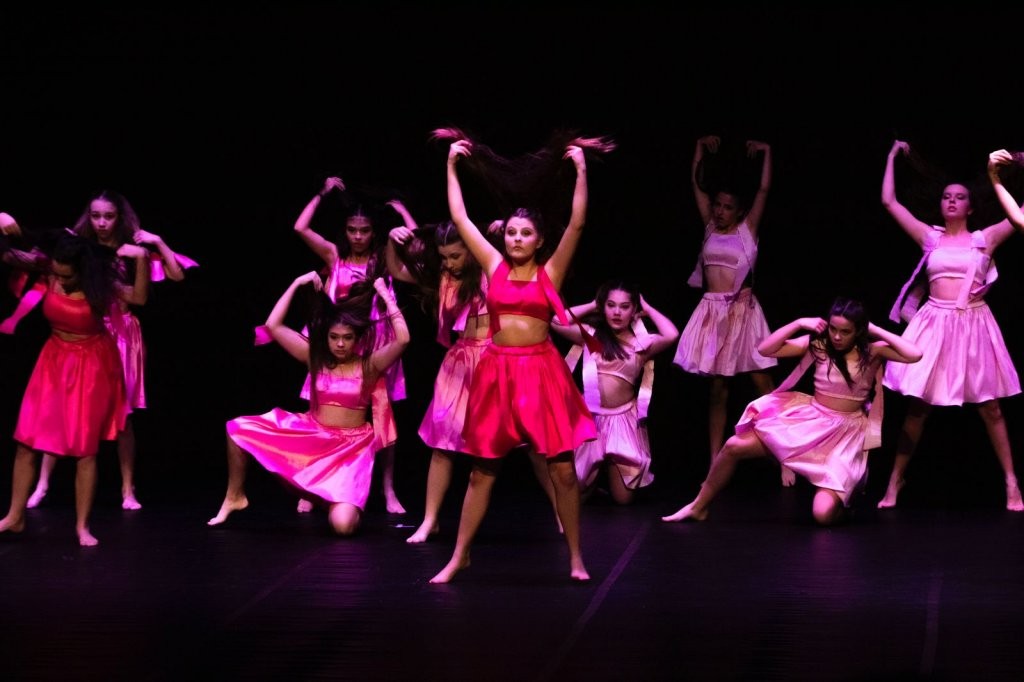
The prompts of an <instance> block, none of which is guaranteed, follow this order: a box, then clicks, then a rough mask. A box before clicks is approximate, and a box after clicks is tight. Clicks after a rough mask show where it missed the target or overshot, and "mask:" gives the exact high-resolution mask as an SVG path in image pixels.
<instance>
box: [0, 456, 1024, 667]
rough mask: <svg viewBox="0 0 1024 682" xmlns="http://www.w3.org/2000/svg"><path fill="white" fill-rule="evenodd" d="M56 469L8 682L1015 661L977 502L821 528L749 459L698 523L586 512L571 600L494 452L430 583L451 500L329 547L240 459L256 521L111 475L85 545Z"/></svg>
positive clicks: (1023, 601)
mask: <svg viewBox="0 0 1024 682" xmlns="http://www.w3.org/2000/svg"><path fill="white" fill-rule="evenodd" d="M105 456H109V457H113V455H112V454H110V455H103V454H101V457H105ZM110 463H111V464H113V460H110ZM112 469H113V467H112V466H108V467H106V471H108V472H111V470H112ZM61 471H62V469H58V472H57V473H56V474H55V477H54V481H53V492H52V493H51V495H50V497H49V498H48V499H47V500H46V501H44V503H43V505H42V506H41V507H40V508H38V509H36V510H32V511H30V513H29V526H28V528H27V529H26V531H25V532H24V533H22V534H21V535H20V536H16V537H4V538H2V540H0V585H2V589H0V613H2V614H3V616H2V620H0V622H2V625H0V649H2V653H0V669H2V672H0V678H3V679H4V680H12V681H13V680H32V679H43V680H104V681H108V680H139V681H141V680H186V679H238V680H279V679H280V680H318V679H353V680H367V679H374V680H377V679H379V680H385V679H386V680H423V679H428V680H691V679H692V680H765V679H808V680H892V679H905V680H914V679H934V680H979V679H986V680H996V679H999V680H1011V679H1014V680H1016V679H1020V669H1021V667H1022V665H1024V647H1022V646H1021V641H1022V626H1024V609H1022V606H1024V543H1021V542H1020V537H1021V530H1022V528H1024V515H1016V514H1012V513H1010V512H1006V511H1003V510H1002V509H1000V508H999V506H998V505H997V504H987V503H977V504H974V503H972V504H965V505H962V506H961V507H959V508H949V507H944V506H941V505H936V504H932V503H929V502H928V501H926V500H922V499H920V498H919V499H918V500H917V501H916V502H915V501H914V499H913V498H909V499H910V501H909V502H908V504H907V505H906V506H905V507H903V508H898V509H895V510H890V511H886V512H879V511H876V510H875V509H874V501H875V498H874V497H873V493H871V494H868V495H865V496H864V497H863V498H861V499H859V500H858V502H857V505H856V506H855V511H854V513H853V514H852V516H851V518H850V520H849V521H848V522H847V523H845V524H844V525H842V526H839V527H836V528H832V529H823V528H819V527H816V526H815V525H814V524H813V522H812V521H811V519H810V516H809V502H810V489H809V488H808V487H806V486H805V485H804V484H803V483H802V482H801V484H800V485H798V487H796V488H792V489H783V488H781V487H780V486H779V485H778V482H777V478H776V473H775V472H776V469H774V468H773V467H771V466H770V465H769V464H768V463H767V461H764V460H759V461H756V462H750V463H749V464H748V465H746V466H745V467H744V468H743V469H741V471H740V473H739V474H738V475H737V477H736V478H735V479H734V480H733V484H732V485H731V486H730V487H729V488H728V489H727V490H726V491H725V492H724V493H723V494H722V495H721V496H720V498H719V499H718V501H717V503H716V505H715V506H714V507H713V509H712V515H711V517H710V518H709V519H708V520H707V521H706V522H704V523H698V524H693V523H690V524H666V523H662V522H661V521H660V520H659V515H661V514H664V513H668V512H670V511H674V509H675V508H676V507H677V506H678V505H679V504H680V503H681V502H683V501H684V496H688V495H689V494H692V493H693V492H694V491H693V490H692V489H691V490H687V491H683V490H659V489H658V487H657V485H658V484H657V482H656V483H655V486H652V488H650V489H647V490H645V491H644V493H645V494H644V495H643V496H641V497H640V498H639V499H638V500H637V502H636V503H635V505H633V506H631V507H615V506H613V505H611V504H610V503H608V502H607V498H603V497H595V498H592V499H591V500H590V501H589V502H588V503H587V505H586V506H585V508H584V517H583V526H584V527H583V530H584V548H585V553H586V559H587V564H588V567H589V569H590V572H591V574H592V576H593V580H592V581H591V582H590V583H589V584H586V585H578V584H572V583H570V581H569V579H568V577H567V574H568V569H567V558H566V552H565V547H564V544H563V542H562V540H561V538H560V536H559V535H558V534H557V531H556V527H555V524H554V521H553V517H552V515H551V511H550V507H548V505H547V502H546V500H545V499H544V498H543V495H542V494H541V492H540V490H539V489H538V488H537V486H536V484H535V483H534V482H533V480H532V478H531V474H530V473H529V472H528V469H527V468H526V466H525V464H524V463H523V464H521V463H517V462H516V461H515V460H512V461H510V462H509V463H508V464H507V465H506V471H505V472H504V473H503V475H502V478H500V479H499V482H498V486H497V489H496V491H495V498H494V500H493V503H492V506H491V510H490V513H489V515H488V516H487V518H486V519H485V521H484V525H483V528H482V529H481V532H480V534H479V536H478V540H477V543H476V545H475V548H474V553H473V565H472V566H471V567H470V568H469V569H467V570H465V571H464V572H462V573H460V574H459V575H458V576H457V579H456V581H455V582H454V583H452V584H450V585H446V586H435V585H430V584H428V583H427V579H428V578H429V577H430V576H431V575H433V574H434V573H435V572H436V571H437V570H438V569H439V568H440V567H441V566H442V565H443V564H444V563H445V561H446V560H447V558H448V556H449V554H450V552H451V549H452V543H453V540H454V531H455V526H456V518H457V514H458V506H459V504H460V502H461V492H462V491H461V489H459V486H458V484H456V486H455V488H453V490H452V492H451V494H450V495H449V498H448V501H447V502H446V506H445V510H444V522H443V527H442V529H441V533H440V534H439V535H438V536H435V539H434V540H433V541H432V542H429V543H427V544H425V545H418V546H410V545H407V544H406V543H405V542H404V540H405V537H406V536H407V535H408V534H409V533H410V532H411V530H412V528H411V527H410V525H409V524H412V523H414V521H415V520H417V519H418V516H419V505H421V504H422V494H420V495H419V496H416V495H415V494H408V495H406V496H405V498H406V499H405V500H404V501H405V503H406V505H407V507H409V508H410V510H411V511H410V513H409V514H407V515H406V516H407V518H403V517H400V516H389V515H387V514H386V513H385V512H384V511H383V509H382V502H381V498H380V495H379V493H378V491H377V490H376V489H375V491H374V497H373V498H371V505H370V509H369V510H368V513H367V516H366V517H365V523H364V526H363V528H362V529H361V531H360V532H359V534H358V535H357V536H356V537H354V538H350V539H339V538H336V537H334V536H332V535H331V534H330V533H329V531H328V529H327V523H326V519H325V517H324V514H323V512H314V513H313V514H308V515H299V514H297V513H296V512H295V510H294V499H293V498H292V497H290V496H289V495H288V494H287V492H286V491H285V490H284V489H283V488H281V487H280V486H278V485H277V483H276V481H274V480H273V479H271V478H270V477H269V475H267V474H266V473H265V472H263V471H262V470H260V469H258V468H252V469H251V476H250V485H249V494H250V495H249V496H250V501H251V503H252V505H251V507H250V508H249V509H248V510H246V511H244V512H240V513H237V514H236V515H234V516H233V517H232V518H231V519H230V520H229V521H228V523H227V524H225V525H224V526H222V527H219V528H208V527H207V526H206V525H205V521H206V520H207V518H209V517H210V516H211V515H212V514H213V513H214V512H215V511H216V509H217V506H218V505H219V502H220V498H221V495H222V480H218V481H214V480H212V479H210V480H209V481H207V482H205V483H200V484H199V485H191V486H182V485H180V482H176V481H173V480H164V481H153V480H150V481H148V486H149V487H148V489H144V490H141V491H140V498H141V499H142V501H143V502H144V504H145V508H144V509H143V510H141V511H138V512H122V511H121V510H120V509H119V508H118V505H117V503H118V501H119V500H118V497H117V485H116V484H117V482H116V480H111V479H110V477H109V473H108V474H107V475H104V476H103V477H102V480H101V491H100V495H99V499H98V500H97V504H96V509H95V513H94V520H93V524H92V528H93V531H94V533H95V534H96V535H97V537H99V538H100V541H101V544H100V546H99V547H96V548H91V549H82V548H79V547H78V546H77V544H76V542H75V535H74V532H73V509H72V506H71V490H70V487H71V486H70V477H69V476H70V471H71V468H70V467H66V468H65V469H64V470H63V471H64V472H63V473H61ZM115 476H116V473H115ZM462 478H464V476H462ZM875 483H876V484H877V483H879V482H878V481H876V482H875ZM462 485H464V483H463V484H462ZM869 496H870V497H871V499H870V500H869V499H867V498H868V497H869ZM6 499H7V498H6V495H5V500H6ZM5 503H6V502H5ZM412 510H415V511H412Z"/></svg>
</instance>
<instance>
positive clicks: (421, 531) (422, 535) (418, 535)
mask: <svg viewBox="0 0 1024 682" xmlns="http://www.w3.org/2000/svg"><path fill="white" fill-rule="evenodd" d="M437 531H438V527H437V521H428V520H426V519H423V523H421V524H420V527H419V528H417V529H416V532H415V533H413V534H412V535H410V536H409V537H407V538H406V539H405V541H406V542H408V543H409V544H410V545H418V544H419V543H421V542H426V541H427V540H428V539H429V538H430V536H431V535H436V534H437Z"/></svg>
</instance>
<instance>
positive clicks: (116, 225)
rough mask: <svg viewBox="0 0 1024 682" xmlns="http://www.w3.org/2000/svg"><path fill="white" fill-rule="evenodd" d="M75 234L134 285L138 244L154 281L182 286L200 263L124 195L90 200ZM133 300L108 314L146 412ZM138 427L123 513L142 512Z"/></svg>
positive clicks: (122, 437)
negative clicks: (105, 250) (146, 221)
mask: <svg viewBox="0 0 1024 682" xmlns="http://www.w3.org/2000/svg"><path fill="white" fill-rule="evenodd" d="M74 232H75V234H78V235H80V236H82V237H85V238H87V239H92V240H94V241H95V242H97V243H99V244H102V245H103V246H107V247H109V248H111V249H114V250H115V251H117V252H118V255H119V256H120V257H121V258H120V260H119V261H118V263H119V271H120V276H121V280H122V282H124V283H130V282H131V281H132V280H133V279H134V277H135V276H136V273H135V272H134V270H135V267H136V261H135V259H133V258H132V257H131V256H127V255H125V254H126V249H125V247H128V250H129V251H131V250H133V249H134V245H139V246H142V247H144V248H145V249H146V250H147V256H148V257H147V259H145V260H143V261H139V262H138V263H137V264H138V265H140V266H141V267H142V271H143V273H142V274H144V275H145V276H146V277H147V278H149V279H151V280H152V281H160V280H162V279H164V278H165V277H166V279H169V280H172V281H175V282H180V281H181V280H183V279H184V278H185V268H188V267H194V266H195V265H196V262H195V261H193V260H191V259H189V258H187V257H185V256H182V255H181V254H178V253H175V252H174V251H173V250H171V248H170V247H169V246H167V243H166V242H164V240H163V238H161V237H160V236H159V235H157V234H154V233H153V232H148V231H146V230H143V229H142V227H141V223H140V221H139V218H138V215H137V214H136V213H135V209H134V208H132V205H131V204H130V203H128V200H127V199H125V198H124V196H122V195H121V194H119V193H118V192H115V191H112V190H103V191H101V192H98V193H97V194H96V195H95V196H93V198H92V199H90V200H89V202H88V204H87V205H86V208H85V210H83V211H82V213H81V215H80V216H79V217H78V220H77V221H76V222H75V227H74ZM145 302H146V297H145V296H137V297H136V300H135V301H132V302H131V305H136V306H141V305H143V304H144V303H145ZM131 305H130V304H129V302H128V301H125V300H124V299H120V303H119V310H118V314H116V315H108V316H107V318H106V320H107V327H108V329H109V330H110V332H111V333H112V334H113V335H114V338H115V339H116V340H117V349H118V351H119V352H120V354H121V366H122V368H123V369H124V378H125V389H126V390H127V391H128V406H129V408H130V410H131V411H132V412H134V411H135V410H141V409H144V408H145V407H146V389H145V365H146V348H145V344H144V343H143V339H142V325H141V324H140V323H139V318H138V317H137V316H136V315H135V314H134V312H133V310H132V307H131ZM135 453H136V444H135V427H134V422H133V420H132V417H131V414H129V416H128V419H127V421H126V422H125V427H124V430H123V431H122V432H121V433H120V434H118V436H117V458H118V462H119V463H120V467H121V508H122V509H124V510H127V511H135V510H138V509H142V504H140V503H139V500H138V498H137V497H136V495H135ZM55 463H56V459H55V458H53V457H51V456H49V455H45V456H44V457H43V464H42V467H41V468H40V471H39V480H38V481H37V483H36V487H35V490H34V491H33V492H32V495H31V496H30V497H29V500H28V506H29V508H32V507H36V506H38V505H39V504H40V503H41V502H42V501H43V498H44V497H45V496H46V492H47V490H48V489H49V486H50V476H51V474H52V473H53V467H54V464H55Z"/></svg>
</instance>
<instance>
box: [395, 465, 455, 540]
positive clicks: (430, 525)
mask: <svg viewBox="0 0 1024 682" xmlns="http://www.w3.org/2000/svg"><path fill="white" fill-rule="evenodd" d="M454 467H455V454H454V453H451V452H445V451H443V450H434V452H433V453H431V455H430V468H429V469H427V498H426V503H425V505H424V510H423V523H421V524H420V526H419V528H417V529H416V532H415V533H413V534H412V535H410V536H409V537H408V538H406V540H405V541H406V542H408V543H410V544H418V543H420V542H426V541H427V538H429V537H430V536H431V535H433V534H434V533H436V532H437V530H438V527H437V515H438V514H439V513H440V511H441V504H442V503H443V502H444V496H445V493H447V492H448V486H450V485H451V482H452V469H453V468H454Z"/></svg>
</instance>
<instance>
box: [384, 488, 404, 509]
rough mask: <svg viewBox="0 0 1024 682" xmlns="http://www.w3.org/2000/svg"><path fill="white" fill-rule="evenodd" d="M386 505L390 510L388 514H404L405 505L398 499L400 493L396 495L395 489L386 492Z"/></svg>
mask: <svg viewBox="0 0 1024 682" xmlns="http://www.w3.org/2000/svg"><path fill="white" fill-rule="evenodd" d="M384 506H385V508H386V509H387V510H388V514H404V513H405V507H403V506H402V503H401V502H399V501H398V495H395V491H394V490H391V491H386V492H385V493H384Z"/></svg>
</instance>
